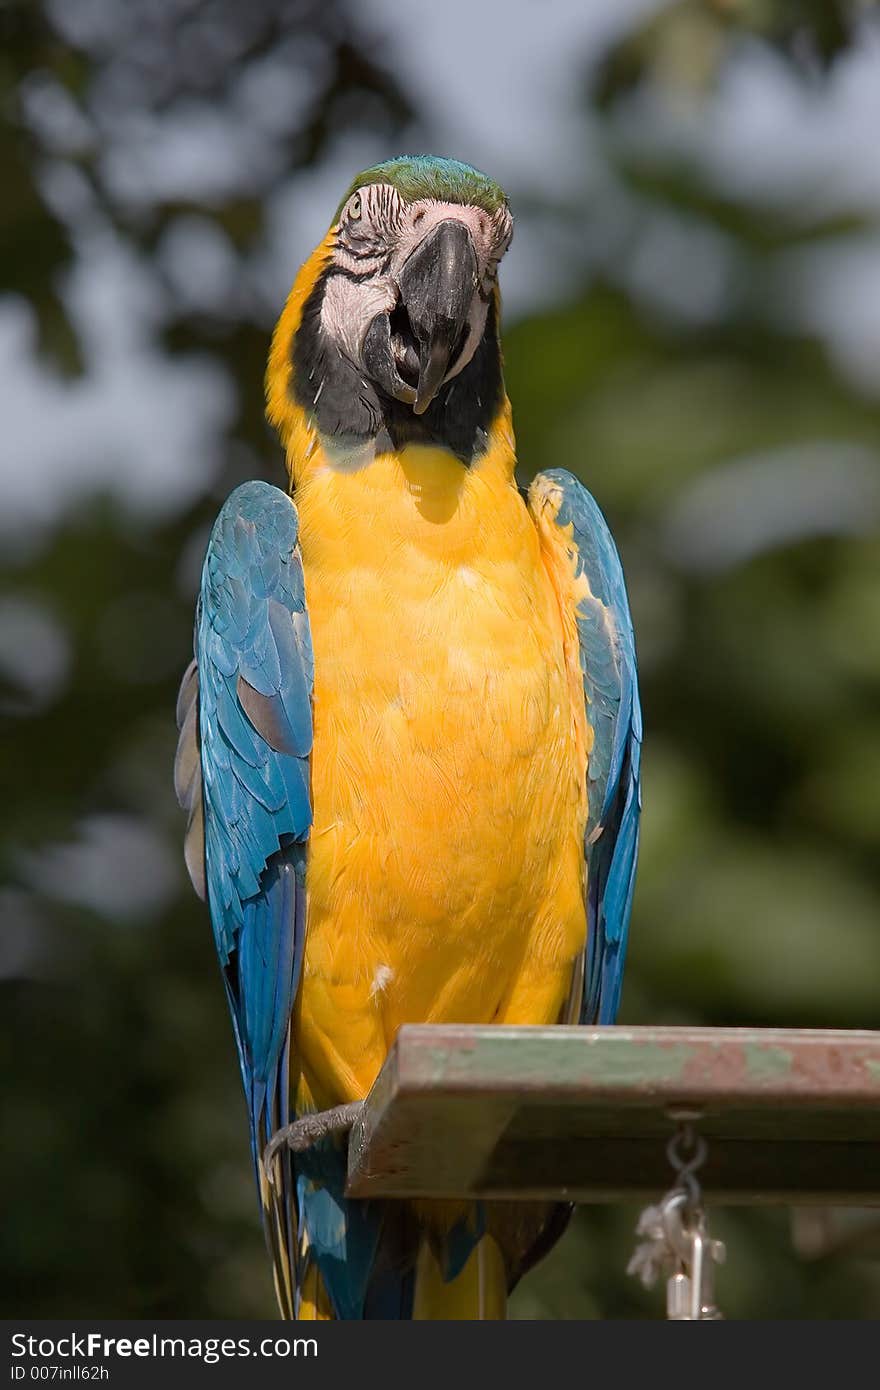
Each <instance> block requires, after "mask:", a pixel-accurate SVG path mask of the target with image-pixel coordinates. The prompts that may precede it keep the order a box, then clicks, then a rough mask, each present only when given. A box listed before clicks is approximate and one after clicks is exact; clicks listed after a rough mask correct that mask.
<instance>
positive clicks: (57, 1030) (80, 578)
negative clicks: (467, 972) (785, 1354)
mask: <svg viewBox="0 0 880 1390" xmlns="http://www.w3.org/2000/svg"><path fill="white" fill-rule="evenodd" d="M0 103H2V117H3V124H2V127H0V267H2V276H3V287H2V295H0V467H2V504H0V544H2V554H3V560H4V568H5V571H6V577H7V580H8V581H9V582H8V584H7V586H6V588H5V592H4V595H3V597H2V599H0V653H2V654H0V680H2V686H0V695H2V706H3V714H4V722H5V732H4V739H3V753H2V764H0V766H2V785H3V796H2V798H0V818H2V829H0V852H2V866H3V887H2V889H0V976H2V985H0V988H2V995H0V999H2V1003H0V1020H2V1023H0V1027H2V1075H3V1101H2V1107H0V1152H2V1155H3V1163H4V1167H5V1173H4V1176H3V1180H2V1191H3V1208H4V1210H3V1218H2V1235H0V1241H2V1245H3V1250H2V1257H0V1277H2V1279H3V1283H4V1291H3V1294H2V1306H3V1311H4V1313H5V1314H6V1315H7V1316H12V1315H18V1316H22V1315H29V1316H43V1317H49V1316H85V1315H105V1316H110V1315H113V1316H141V1317H155V1316H172V1317H173V1316H181V1317H182V1316H190V1317H196V1316H224V1315H228V1316H235V1315H238V1316H247V1315H260V1314H262V1315H271V1314H272V1311H273V1303H272V1296H271V1291H270V1286H269V1279H268V1273H267V1268H266V1260H265V1256H264V1252H263V1247H262V1237H261V1234H260V1230H259V1224H258V1222H257V1219H256V1214H255V1208H254V1197H253V1189H252V1178H251V1172H250V1163H249V1156H248V1151H247V1141H246V1124H245V1112H244V1105H243V1101H242V1099H241V1097H240V1094H239V1079H238V1069H237V1065H236V1062H235V1057H234V1052H233V1046H232V1039H231V1033H230V1028H229V1024H228V1020H227V1017H226V1009H225V1003H224V1000H223V996H222V991H221V989H220V986H219V980H218V975H217V969H216V964H215V960H214V955H213V948H212V945H211V940H210V934H209V930H208V925H207V921H206V918H205V915H204V911H203V909H202V906H201V904H199V903H198V902H197V901H196V900H195V898H194V896H193V895H192V893H191V891H190V888H189V884H188V882H187V881H186V880H185V875H184V871H183V865H182V860H181V853H180V838H181V832H182V828H183V827H182V823H181V816H180V813H179V812H178V809H177V807H176V804H175V802H174V797H173V793H172V788H171V763H172V758H173V752H174V744H175V729H174V719H173V709H174V696H175V692H176V687H177V682H178V679H179V675H180V673H181V671H182V669H183V667H184V666H185V664H186V662H187V659H188V654H189V650H190V644H191V626H192V610H193V598H194V592H195V588H196V583H197V576H198V571H199V566H200V561H201V555H202V551H203V547H204V544H205V541H206V537H207V531H208V528H209V526H210V523H211V521H212V519H213V517H214V515H215V514H216V511H217V509H218V507H219V505H220V503H221V501H222V499H223V498H224V497H225V495H226V494H227V493H228V491H229V490H230V489H231V488H232V487H233V486H234V485H235V484H236V483H238V482H239V481H240V480H242V479H244V478H249V477H265V478H268V479H272V480H275V481H280V480H281V476H282V475H281V468H280V456H279V450H278V448H277V447H276V444H275V441H274V439H273V438H272V437H271V436H270V434H269V432H268V430H267V427H266V426H265V424H264V421H263V414H262V411H263V405H262V374H263V364H264V359H265V355H266V349H267V342H268V335H269V332H270V330H271V327H272V324H273V321H274V317H275V316H276V314H277V312H278V310H279V309H280V306H281V304H282V302H283V298H284V296H285V293H286V291H287V288H288V285H289V283H290V281H291V279H292V277H293V275H294V273H295V271H296V268H297V266H298V264H299V263H300V261H301V260H302V259H303V258H304V256H305V255H306V254H307V253H308V251H309V250H310V249H311V247H312V245H313V244H315V243H316V242H317V240H318V239H319V238H320V237H321V235H322V234H323V232H324V230H325V227H326V224H327V222H328V221H329V218H330V215H331V214H332V211H333V209H334V208H335V206H336V203H337V201H338V198H339V196H340V194H341V191H342V190H344V188H345V187H346V186H347V184H348V181H349V180H350V178H351V176H352V175H353V174H354V173H355V172H356V171H357V170H358V169H360V168H363V167H365V166H366V165H367V164H370V163H372V162H374V161H375V160H377V159H379V158H383V157H386V156H388V155H391V154H394V153H398V152H400V151H402V150H409V151H420V150H429V151H432V152H436V153H443V154H448V155H452V156H456V157H459V158H463V159H466V160H468V161H470V162H472V163H475V164H477V165H478V166H481V167H484V168H486V169H487V170H488V171H489V172H491V173H492V174H493V175H494V176H495V177H497V178H498V179H499V180H500V181H502V182H503V183H504V184H505V186H506V187H507V189H508V191H509V193H510V195H511V198H512V202H513V207H514V211H515V213H516V216H517V232H516V237H515V240H514V246H513V249H512V250H511V253H510V255H509V257H508V259H507V261H506V262H505V266H504V271H503V288H504V290H505V301H506V326H505V344H506V362H507V377H508V385H509V389H510V393H511V396H512V398H513V401H514V414H515V422H516V427H517V434H518V439H519V445H520V450H519V452H520V457H521V460H522V478H523V480H524V481H525V480H527V479H528V478H529V477H530V475H531V474H532V473H534V472H536V471H537V470H539V469H541V468H544V467H547V466H549V465H558V464H564V465H566V466H567V467H569V468H572V469H574V470H575V471H576V472H577V473H578V474H579V475H580V476H581V477H582V478H583V479H584V480H585V481H586V482H587V484H588V485H589V486H590V488H591V489H592V490H593V491H594V493H595V495H596V497H597V498H598V500H599V502H600V504H601V505H602V507H603V508H604V510H605V511H606V513H607V514H608V516H609V518H610V520H611V523H612V526H613V529H614V531H615V534H616V536H617V537H618V539H619V542H620V546H621V550H622V552H623V557H624V562H625V567H626V571H627V575H628V580H629V585H630V591H631V597H632V605H633V609H634V613H635V622H636V630H637V634H638V642H639V651H640V658H641V668H642V673H643V677H642V678H643V700H644V706H645V714H646V737H645V817H644V850H643V856H642V865H641V873H640V878H639V885H638V892H637V896H636V904H635V914H634V923H633V933H632V945H631V955H630V965H629V970H628V976H627V985H626V989H625V993H624V1003H623V1011H622V1021H626V1022H659V1023H684V1022H700V1023H709V1024H755V1025H830V1026H862V1027H876V1026H878V1025H880V874H878V843H880V814H878V804H880V794H878V787H880V713H878V711H880V539H878V533H880V159H878V157H877V150H878V142H880V17H878V16H877V15H876V13H875V10H874V7H873V6H872V5H869V4H856V3H852V4H844V3H841V2H840V0H814V2H813V3H808V2H807V0H804V3H797V0H715V3H711V0H681V3H677V4H669V3H662V0H590V3H589V4H586V3H584V0H543V3H539V0H479V2H478V3H474V0H444V3H443V4H432V3H424V2H423V0H416V2H415V3H406V4H404V3H397V4H395V3H394V0H248V3H247V4H246V5H245V4H242V3H239V0H125V3H121V0H42V2H40V0H34V3H17V0H0ZM636 1216H637V1211H636V1210H634V1209H630V1208H623V1209H617V1208H607V1209H596V1210H587V1209H585V1210H582V1211H581V1212H579V1213H578V1216H577V1219H576V1221H575V1223H574V1225H573V1227H572V1229H571V1231H570V1232H569V1234H568V1236H567V1237H566V1239H565V1240H564V1242H563V1243H562V1244H561V1245H560V1246H559V1247H558V1248H557V1250H556V1251H555V1252H554V1253H553V1255H552V1256H551V1257H550V1258H549V1259H548V1260H547V1261H546V1262H545V1264H544V1265H543V1266H541V1268H540V1269H538V1270H537V1271H535V1272H534V1274H532V1275H531V1276H529V1278H528V1279H527V1280H526V1281H525V1282H524V1283H523V1285H522V1286H521V1289H520V1290H519V1291H518V1293H517V1295H516V1297H515V1299H514V1312H515V1314H516V1315H518V1316H521V1317H536V1316H543V1317H570V1318H647V1317H658V1316H660V1315H661V1314H662V1294H661V1293H660V1291H655V1292H654V1293H653V1294H649V1293H645V1292H644V1291H643V1290H642V1289H641V1287H640V1286H639V1285H638V1283H637V1282H636V1281H634V1280H633V1279H632V1278H628V1277H627V1276H626V1274H625V1272H624V1270H625V1266H626V1262H627V1259H628V1257H629V1254H630V1252H631V1248H632V1243H633V1238H632V1231H633V1226H634V1224H635V1220H636ZM715 1224H716V1225H717V1228H718V1233H719V1234H722V1235H723V1236H724V1237H725V1238H726V1239H727V1241H728V1245H729V1257H728V1264H727V1266H726V1267H725V1269H724V1270H723V1271H722V1272H721V1275H720V1279H719V1287H720V1299H721V1303H722V1307H723V1308H724V1310H725V1312H726V1313H727V1315H728V1316H730V1317H760V1318H770V1317H775V1318H793V1317H809V1318H830V1317H841V1316H850V1317H876V1316H878V1315H880V1264H878V1263H877V1262H876V1260H873V1261H872V1259H871V1258H869V1257H868V1255H869V1252H868V1251H866V1249H865V1248H862V1247H861V1246H860V1245H859V1242H858V1241H857V1242H855V1244H856V1249H855V1250H852V1249H848V1250H845V1251H843V1252H838V1253H836V1254H833V1255H830V1256H823V1257H821V1258H812V1259H805V1258H803V1257H802V1256H801V1255H799V1254H798V1253H797V1252H796V1251H795V1249H794V1248H793V1244H792V1238H791V1224H790V1220H789V1216H788V1214H787V1213H785V1212H772V1211H770V1212H768V1211H754V1210H741V1211H730V1212H722V1213H719V1215H718V1217H717V1219H716V1220H715Z"/></svg>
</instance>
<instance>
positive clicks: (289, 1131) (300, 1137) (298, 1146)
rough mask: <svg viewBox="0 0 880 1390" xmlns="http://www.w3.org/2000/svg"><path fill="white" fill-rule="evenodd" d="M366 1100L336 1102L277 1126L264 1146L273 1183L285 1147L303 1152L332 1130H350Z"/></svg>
mask: <svg viewBox="0 0 880 1390" xmlns="http://www.w3.org/2000/svg"><path fill="white" fill-rule="evenodd" d="M363 1104H364V1103H363V1101H362V1100H354V1101H351V1103H350V1104H348V1105H334V1106H333V1107H332V1109H330V1110H318V1111H316V1112H315V1114H313V1115H303V1116H302V1117H301V1118H300V1119H299V1120H294V1122H293V1124H291V1125H285V1126H284V1128H283V1129H279V1130H276V1131H275V1133H274V1134H273V1135H272V1138H271V1139H270V1140H269V1142H268V1144H267V1145H266V1147H265V1149H264V1150H263V1169H264V1171H265V1174H266V1178H267V1179H268V1181H269V1182H270V1183H271V1182H272V1181H273V1178H272V1165H273V1162H274V1160H275V1157H276V1155H277V1154H278V1153H280V1151H281V1150H282V1149H290V1150H291V1151H292V1152H293V1153H303V1152H304V1151H305V1150H306V1149H310V1148H311V1147H312V1145H313V1144H318V1143H320V1141H321V1140H322V1139H326V1138H327V1136H328V1135H329V1134H347V1133H348V1132H349V1130H350V1129H351V1127H352V1125H353V1124H354V1123H355V1121H356V1119H357V1118H358V1116H359V1115H360V1113H361V1110H362V1109H363Z"/></svg>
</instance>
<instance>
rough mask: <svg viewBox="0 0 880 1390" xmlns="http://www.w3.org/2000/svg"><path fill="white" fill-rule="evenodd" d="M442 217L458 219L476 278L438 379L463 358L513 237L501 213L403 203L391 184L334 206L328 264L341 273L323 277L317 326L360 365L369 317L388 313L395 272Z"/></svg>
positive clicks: (474, 340) (479, 331) (430, 202)
mask: <svg viewBox="0 0 880 1390" xmlns="http://www.w3.org/2000/svg"><path fill="white" fill-rule="evenodd" d="M446 221H455V222H461V223H462V224H463V225H464V226H465V227H467V229H468V231H469V232H470V235H471V240H472V242H473V246H474V251H475V253H476V258H477V282H476V284H475V285H474V298H473V302H472V304H471V308H470V312H469V314H468V336H467V339H466V341H465V345H464V348H463V350H462V352H461V353H460V355H459V357H458V360H457V361H456V362H454V363H453V364H452V366H451V367H450V370H449V371H448V372H447V374H446V377H445V378H444V380H445V381H449V380H451V378H452V377H454V376H456V375H457V374H458V373H459V372H460V371H461V370H462V368H463V367H465V366H466V365H467V363H468V362H469V361H470V359H471V357H472V356H473V354H474V352H475V351H476V349H477V346H478V344H479V342H480V339H481V337H482V335H483V330H484V329H485V326H486V314H487V311H488V307H489V300H490V298H491V295H492V289H493V287H494V284H495V280H496V276H497V271H498V263H499V261H500V260H501V257H502V256H503V255H504V252H505V251H506V250H507V248H508V246H509V245H510V238H511V236H512V234H513V219H512V217H511V215H510V213H509V211H508V210H507V208H506V207H501V208H499V209H498V211H497V212H495V213H489V212H484V211H483V209H482V208H478V207H473V206H471V205H470V204H464V203H446V202H440V201H438V200H436V199H433V198H425V199H420V200H418V201H417V202H413V203H406V202H404V200H403V199H402V198H401V196H400V194H399V193H398V192H397V190H396V189H395V188H394V187H393V186H392V185H391V184H388V183H374V184H368V185H367V186H366V187H365V188H362V189H361V190H360V191H359V192H358V193H355V194H353V195H352V197H351V198H349V200H348V202H347V203H346V204H345V207H344V208H343V209H342V212H341V214H340V218H339V230H338V233H337V237H336V245H335V248H334V252H333V264H334V265H336V266H338V267H339V268H340V269H341V270H342V271H344V272H347V274H340V275H334V276H331V277H330V279H329V280H328V281H327V285H326V288H325V292H324V299H323V302H322V306H321V326H322V329H323V331H324V332H325V334H326V335H327V336H328V337H329V338H331V339H332V340H333V341H335V342H336V343H337V344H338V345H339V347H340V349H341V350H342V351H343V352H344V353H345V355H346V356H347V357H349V358H350V360H351V361H352V362H354V363H355V364H359V363H360V358H361V350H362V348H363V342H364V336H365V334H366V332H367V329H368V328H369V326H370V324H371V323H372V321H373V319H374V318H375V317H376V315H377V314H380V313H383V312H385V313H390V312H391V311H392V310H393V309H394V307H395V305H396V304H397V302H398V299H399V296H400V291H399V277H400V273H401V271H402V269H403V266H404V265H405V263H406V261H407V259H408V258H409V256H410V255H411V253H412V252H413V251H414V250H415V249H416V248H417V247H418V246H420V245H421V243H422V242H423V241H424V240H425V238H426V237H427V236H429V235H430V233H431V232H432V231H433V229H434V228H435V227H436V226H437V225H438V223H440V222H446ZM350 275H352V276H357V277H358V279H357V280H354V279H350V278H348V277H349V276H350Z"/></svg>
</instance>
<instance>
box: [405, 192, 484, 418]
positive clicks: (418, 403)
mask: <svg viewBox="0 0 880 1390" xmlns="http://www.w3.org/2000/svg"><path fill="white" fill-rule="evenodd" d="M398 283H399V288H400V297H401V300H402V302H403V305H404V308H405V309H406V312H407V314H408V316H409V321H410V324H411V326H412V330H413V333H414V334H415V337H416V340H417V342H418V347H419V380H418V386H417V388H416V395H415V401H414V403H413V410H414V412H415V414H416V415H421V414H423V412H424V411H426V410H427V408H428V406H429V405H430V404H431V401H432V400H433V399H434V397H435V396H436V394H437V392H438V391H439V390H440V387H441V386H442V385H443V381H444V379H445V377H446V373H447V371H448V370H449V362H450V359H451V357H452V355H453V353H454V352H455V351H456V348H457V347H459V345H460V342H461V339H462V335H463V333H464V332H465V329H466V327H467V323H468V315H469V313H470V308H471V304H472V303H473V298H474V294H475V293H476V290H477V286H478V284H479V281H478V277H477V254H476V251H475V249H474V243H473V241H472V240H471V234H470V232H469V230H468V228H467V227H466V226H465V225H464V223H463V222H458V221H456V220H455V219H454V218H447V219H446V221H444V222H440V223H438V224H437V226H436V227H434V229H433V230H432V231H431V232H430V233H429V235H428V236H427V237H426V239H425V240H424V241H423V242H422V243H421V245H420V246H418V247H417V248H416V250H415V251H413V252H412V254H411V255H410V256H409V257H408V258H407V260H406V261H405V262H404V266H403V269H402V271H401V273H400V278H399V282H398Z"/></svg>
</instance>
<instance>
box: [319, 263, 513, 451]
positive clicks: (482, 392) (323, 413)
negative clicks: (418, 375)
mask: <svg viewBox="0 0 880 1390" xmlns="http://www.w3.org/2000/svg"><path fill="white" fill-rule="evenodd" d="M338 273H339V267H338V266H329V267H328V268H327V270H325V271H324V273H323V274H322V275H321V276H320V278H319V279H318V281H317V283H316V284H315V287H314V289H313V290H312V292H311V294H310V295H309V297H308V299H307V300H306V303H305V306H304V308H303V313H302V320H301V322H300V326H299V329H298V331H297V332H296V333H295V334H294V337H293V342H292V345H291V364H292V366H293V396H294V399H295V401H296V403H297V405H299V406H301V407H302V408H303V409H304V410H305V411H306V412H307V413H308V414H309V415H310V416H311V418H312V419H313V420H314V422H315V424H316V426H317V428H318V430H319V431H320V433H321V434H323V435H327V436H329V437H331V438H333V439H337V440H339V441H340V442H347V441H350V442H352V443H353V444H365V443H367V442H368V441H369V440H371V439H374V440H375V441H376V447H377V449H378V450H379V451H380V452H381V451H382V450H386V449H393V450H400V449H402V448H404V447H405V445H407V444H423V445H428V446H434V447H436V448H442V449H448V450H449V451H450V452H451V453H453V454H455V456H456V458H459V459H460V460H461V462H462V463H464V464H471V463H473V462H474V460H475V459H477V458H479V457H480V455H481V454H484V453H485V452H486V449H487V447H488V436H489V429H490V427H491V425H492V422H493V420H494V419H495V416H496V415H497V414H498V411H499V409H500V407H501V402H502V399H503V395H504V379H503V376H502V372H501V347H500V344H499V341H498V321H497V315H496V311H495V300H494V298H493V299H492V300H491V301H490V304H489V308H488V313H487V315H486V327H485V329H484V331H483V336H482V338H481V339H480V342H479V344H478V346H477V349H476V351H475V353H474V355H473V357H472V358H471V360H470V361H469V362H468V363H467V365H466V366H465V367H463V368H462V370H461V371H460V372H459V373H458V375H457V376H455V377H453V378H452V380H451V381H448V382H447V383H446V385H445V386H442V387H441V389H440V390H439V391H438V393H437V395H436V396H435V398H434V400H433V401H432V402H431V404H430V405H429V406H428V409H427V410H426V411H425V413H424V414H423V415H415V414H414V413H413V411H412V409H411V407H410V406H408V405H405V404H404V403H403V402H402V401H397V400H395V399H394V398H393V397H392V396H388V395H386V393H385V392H384V391H382V390H381V389H380V388H379V387H378V386H377V385H376V384H375V383H374V382H372V381H371V380H370V379H369V378H368V377H366V376H365V375H364V373H363V371H359V370H358V368H357V367H355V365H354V363H353V362H351V361H350V360H349V359H348V358H347V357H345V356H343V355H342V353H341V352H340V351H339V349H338V347H337V346H336V344H335V343H333V342H330V341H328V339H327V338H326V337H325V335H324V333H323V331H322V329H321V303H322V301H323V298H324V288H325V286H326V284H327V280H328V279H329V278H330V276H332V275H333V274H338ZM349 278H353V277H349Z"/></svg>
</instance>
